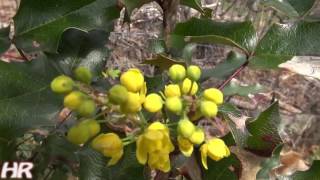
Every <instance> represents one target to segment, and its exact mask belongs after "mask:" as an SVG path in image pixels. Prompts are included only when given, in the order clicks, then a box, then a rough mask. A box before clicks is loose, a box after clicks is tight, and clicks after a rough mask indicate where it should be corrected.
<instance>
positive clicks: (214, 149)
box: [200, 138, 230, 169]
mask: <svg viewBox="0 0 320 180" xmlns="http://www.w3.org/2000/svg"><path fill="white" fill-rule="evenodd" d="M200 152H201V162H202V165H203V167H204V168H205V169H208V165H207V156H209V157H210V158H211V159H212V160H214V161H219V160H221V159H222V158H225V157H228V156H230V150H229V148H228V146H227V145H226V144H225V143H224V141H223V140H222V139H219V138H213V139H210V140H209V141H208V142H207V143H205V144H203V145H202V146H201V148H200Z"/></svg>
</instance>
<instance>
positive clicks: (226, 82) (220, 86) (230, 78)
mask: <svg viewBox="0 0 320 180" xmlns="http://www.w3.org/2000/svg"><path fill="white" fill-rule="evenodd" d="M248 64H249V61H248V60H247V61H246V62H245V63H244V64H242V65H241V66H240V67H239V68H238V69H237V70H236V71H234V72H233V73H232V74H231V75H230V76H229V77H228V79H226V80H225V81H223V83H222V84H220V85H219V86H218V89H220V90H222V89H223V88H224V87H225V86H226V85H227V84H228V83H229V82H230V81H231V80H232V79H233V78H234V77H236V76H237V75H238V74H239V73H240V72H241V71H242V70H243V69H244V68H245V67H247V66H248Z"/></svg>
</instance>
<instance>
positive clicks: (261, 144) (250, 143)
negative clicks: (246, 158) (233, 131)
mask: <svg viewBox="0 0 320 180" xmlns="http://www.w3.org/2000/svg"><path fill="white" fill-rule="evenodd" d="M279 124H280V114H279V104H278V102H275V103H273V104H272V105H271V106H270V107H269V108H268V109H266V110H265V111H263V112H262V113H261V114H260V115H259V116H258V117H257V118H256V119H255V120H251V121H249V123H248V124H246V127H247V129H248V131H249V133H250V136H249V137H248V139H247V146H246V148H247V149H248V150H249V151H251V152H253V153H255V154H258V155H261V156H270V155H271V154H272V151H273V150H274V148H275V147H276V146H277V145H279V144H281V143H282V140H281V138H280V136H279V132H278V126H279Z"/></svg>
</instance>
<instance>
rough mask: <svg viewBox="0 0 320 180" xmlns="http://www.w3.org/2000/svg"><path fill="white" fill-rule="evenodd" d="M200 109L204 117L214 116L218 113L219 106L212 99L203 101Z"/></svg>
mask: <svg viewBox="0 0 320 180" xmlns="http://www.w3.org/2000/svg"><path fill="white" fill-rule="evenodd" d="M200 111H201V114H202V115H203V116H204V117H207V118H212V117H215V116H216V115H217V113H218V106H217V105H216V104H215V103H214V102H212V101H202V102H201V103H200Z"/></svg>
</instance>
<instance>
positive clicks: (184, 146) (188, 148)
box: [178, 136, 193, 157]
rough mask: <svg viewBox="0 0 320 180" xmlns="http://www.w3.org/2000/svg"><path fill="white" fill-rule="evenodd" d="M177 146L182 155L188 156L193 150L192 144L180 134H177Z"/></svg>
mask: <svg viewBox="0 0 320 180" xmlns="http://www.w3.org/2000/svg"><path fill="white" fill-rule="evenodd" d="M178 146H179V149H180V151H181V152H182V154H183V155H185V156H187V157H190V156H191V154H192V152H193V144H192V143H191V142H190V141H189V140H188V139H187V138H184V137H182V136H178Z"/></svg>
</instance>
